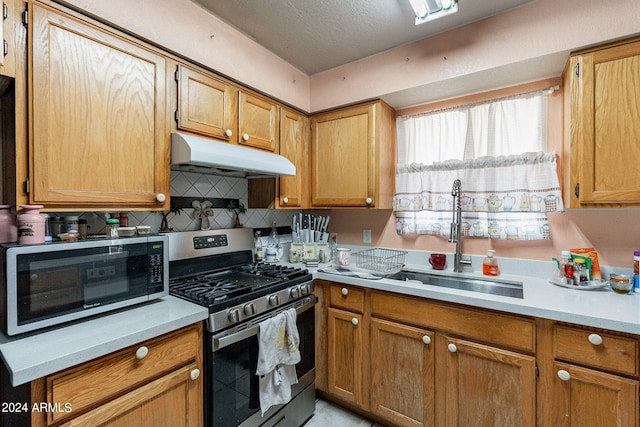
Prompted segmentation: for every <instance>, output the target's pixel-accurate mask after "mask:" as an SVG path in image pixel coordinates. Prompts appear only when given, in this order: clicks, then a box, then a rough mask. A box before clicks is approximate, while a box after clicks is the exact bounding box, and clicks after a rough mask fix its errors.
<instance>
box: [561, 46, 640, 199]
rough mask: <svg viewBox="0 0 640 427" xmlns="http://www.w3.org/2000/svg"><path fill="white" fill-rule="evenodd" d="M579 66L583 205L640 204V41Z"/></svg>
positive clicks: (576, 108) (576, 112) (576, 109)
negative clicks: (639, 118)
mask: <svg viewBox="0 0 640 427" xmlns="http://www.w3.org/2000/svg"><path fill="white" fill-rule="evenodd" d="M578 63H579V67H580V68H579V74H580V77H579V92H578V94H577V99H578V102H575V103H574V105H572V117H577V118H578V120H577V123H575V124H573V126H572V127H574V126H575V127H576V129H572V132H574V136H575V137H576V140H577V143H578V145H579V150H581V155H580V156H579V157H578V159H579V161H578V162H577V164H576V162H575V161H572V169H573V168H574V167H575V168H576V169H577V171H578V177H577V179H576V183H579V184H580V188H579V202H580V204H581V205H582V204H585V205H593V204H596V205H599V204H627V205H628V204H629V203H635V204H640V168H639V167H638V159H639V158H640V144H638V141H640V121H639V120H638V117H640V42H635V43H627V44H623V45H620V46H616V47H612V48H608V49H602V50H597V51H595V52H593V53H589V54H585V55H582V56H580V57H578ZM575 152H576V150H575V149H574V147H572V148H571V154H572V155H573V154H574V153H575ZM572 172H573V171H572Z"/></svg>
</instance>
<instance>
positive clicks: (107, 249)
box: [0, 235, 169, 335]
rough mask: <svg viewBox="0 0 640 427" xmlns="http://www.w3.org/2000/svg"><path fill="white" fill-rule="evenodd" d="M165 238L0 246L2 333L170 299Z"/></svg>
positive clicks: (17, 332)
mask: <svg viewBox="0 0 640 427" xmlns="http://www.w3.org/2000/svg"><path fill="white" fill-rule="evenodd" d="M168 246H169V239H168V237H167V236H162V235H160V236H147V237H132V238H123V239H117V240H106V239H105V240H87V241H79V242H56V243H47V244H44V245H33V246H25V245H23V246H19V245H3V246H2V247H1V248H0V251H1V252H0V253H2V284H3V289H2V293H1V294H0V298H1V299H2V305H1V306H0V307H1V308H2V309H3V315H2V330H3V332H4V333H6V334H7V335H16V334H21V333H23V332H29V331H34V330H37V329H41V328H46V327H50V326H53V325H58V324H61V323H64V322H68V321H71V320H77V319H81V318H84V317H88V316H93V315H96V314H99V313H105V312H107V311H110V310H115V309H119V308H122V307H126V306H130V305H133V304H138V303H141V302H145V301H151V300H153V299H157V298H161V297H163V296H166V295H168V293H169V248H168Z"/></svg>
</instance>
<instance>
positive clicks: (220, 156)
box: [171, 132, 296, 178]
mask: <svg viewBox="0 0 640 427" xmlns="http://www.w3.org/2000/svg"><path fill="white" fill-rule="evenodd" d="M171 169H172V170H179V171H185V172H196V173H202V174H207V175H223V176H232V177H237V178H269V177H275V176H283V175H286V176H293V175H295V174H296V167H295V166H294V165H293V163H291V162H290V161H289V159H287V158H286V157H283V156H280V155H278V154H273V153H267V152H266V151H261V150H257V149H253V148H247V147H242V146H240V145H234V144H230V143H227V142H222V141H216V140H214V139H210V138H204V137H201V136H195V135H190V134H186V133H181V132H174V133H172V134H171Z"/></svg>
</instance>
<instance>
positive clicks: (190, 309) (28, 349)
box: [0, 296, 209, 387]
mask: <svg viewBox="0 0 640 427" xmlns="http://www.w3.org/2000/svg"><path fill="white" fill-rule="evenodd" d="M208 315H209V311H208V309H207V308H206V307H201V306H198V305H196V304H192V303H190V302H187V301H184V300H181V299H179V298H175V297H172V296H167V297H164V298H161V299H159V300H155V301H151V302H148V303H144V304H140V305H136V306H133V307H128V308H125V309H121V310H118V311H114V312H110V313H107V314H104V315H100V316H97V317H92V318H89V319H84V320H80V321H76V322H73V323H67V324H64V325H61V326H59V327H56V328H52V329H47V330H45V331H44V332H42V331H39V332H33V333H30V334H22V335H19V336H16V337H8V336H6V335H4V334H2V333H0V356H2V359H3V361H4V363H5V365H6V366H7V369H8V370H9V373H10V375H11V385H13V386H14V387H15V386H19V385H21V384H25V383H27V382H29V381H32V380H35V379H37V378H41V377H44V376H46V375H50V374H52V373H54V372H58V371H60V370H63V369H66V368H69V367H72V366H75V365H78V364H80V363H84V362H86V361H89V360H91V359H95V358H96V357H101V356H104V355H106V354H109V353H112V352H114V351H117V350H120V349H122V348H125V347H128V346H130V345H134V344H137V343H139V342H142V341H145V340H147V339H150V338H154V337H157V336H160V335H162V334H165V333H167V332H171V331H174V330H177V329H180V328H182V327H185V326H188V325H191V324H193V323H196V322H199V321H202V320H204V319H206V318H207V317H208Z"/></svg>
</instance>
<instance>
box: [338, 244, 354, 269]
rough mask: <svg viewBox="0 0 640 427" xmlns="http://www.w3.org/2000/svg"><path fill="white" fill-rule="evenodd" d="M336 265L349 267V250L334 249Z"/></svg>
mask: <svg viewBox="0 0 640 427" xmlns="http://www.w3.org/2000/svg"><path fill="white" fill-rule="evenodd" d="M336 264H338V265H349V264H351V249H348V248H337V249H336Z"/></svg>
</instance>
